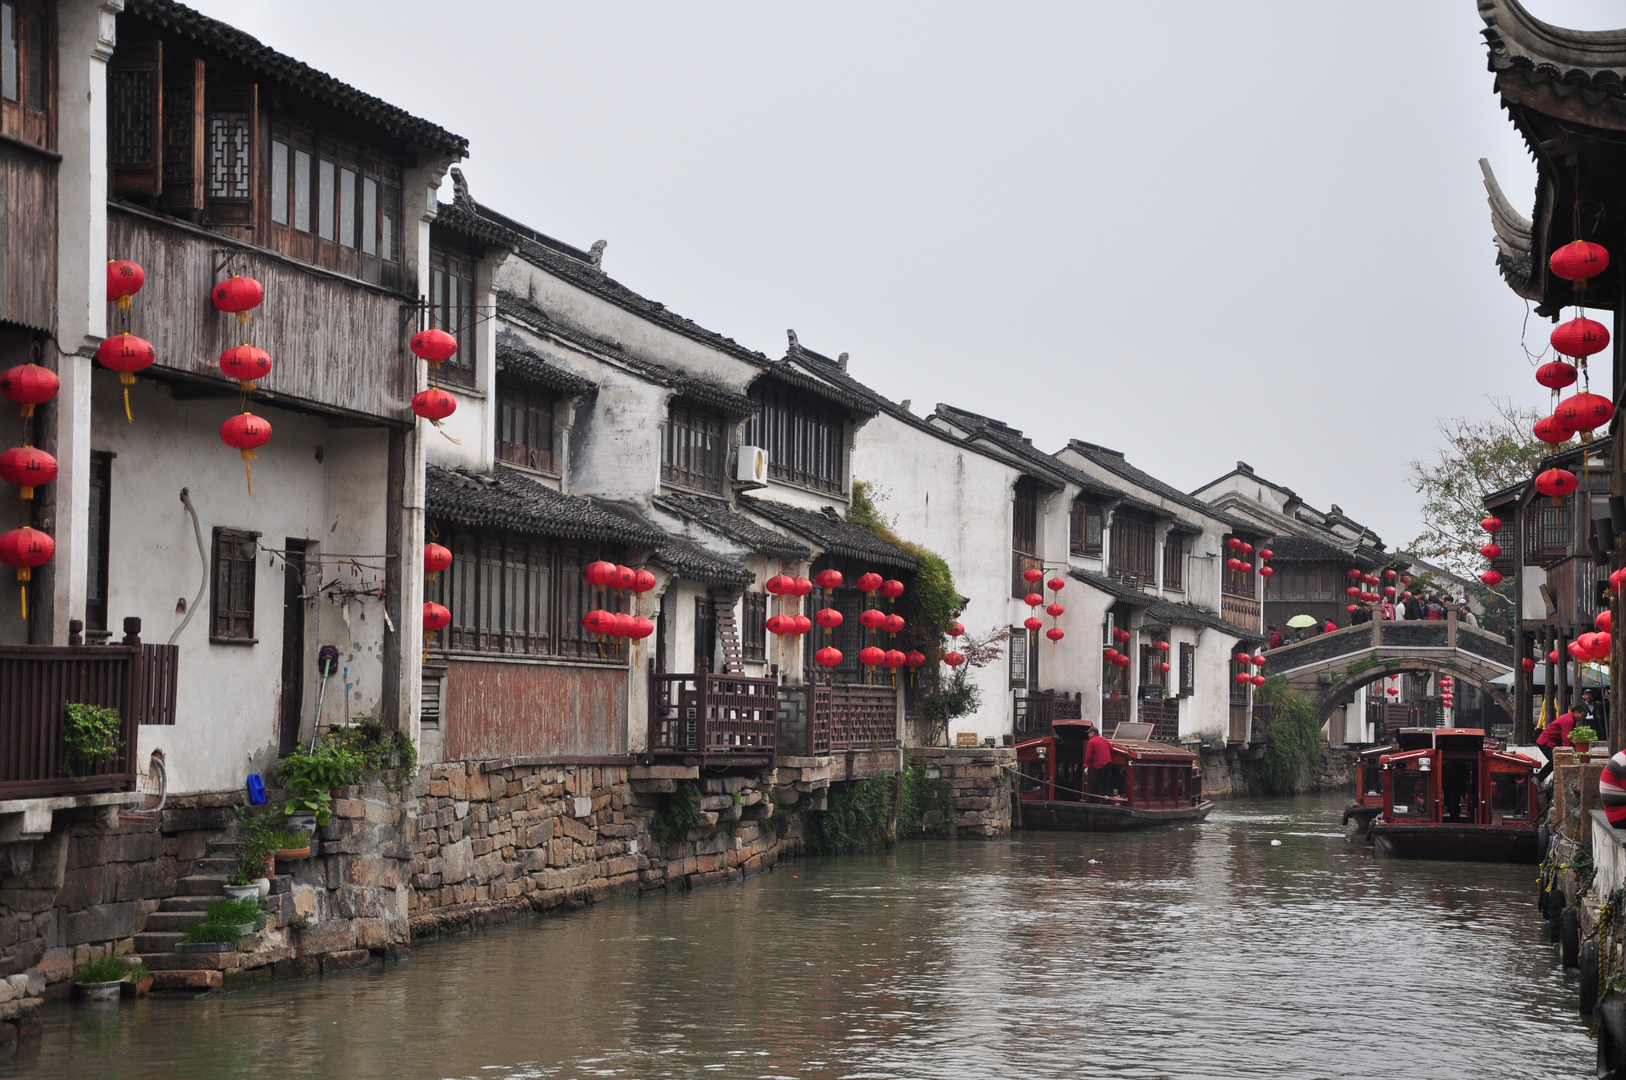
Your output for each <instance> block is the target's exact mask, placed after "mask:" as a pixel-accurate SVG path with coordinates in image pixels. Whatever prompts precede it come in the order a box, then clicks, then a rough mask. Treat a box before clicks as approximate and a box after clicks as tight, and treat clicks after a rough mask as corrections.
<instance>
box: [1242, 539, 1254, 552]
mask: <svg viewBox="0 0 1626 1080" xmlns="http://www.w3.org/2000/svg"><path fill="white" fill-rule="evenodd" d="M1240 550H1241V552H1242V554H1244V555H1252V554H1253V545H1252V544H1250V543H1248V542H1247V541H1246V540H1244V541H1243V542H1242V547H1241V548H1240Z"/></svg>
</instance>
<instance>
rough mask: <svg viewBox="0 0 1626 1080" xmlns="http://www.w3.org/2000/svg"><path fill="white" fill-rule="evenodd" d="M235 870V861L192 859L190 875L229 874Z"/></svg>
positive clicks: (233, 859)
mask: <svg viewBox="0 0 1626 1080" xmlns="http://www.w3.org/2000/svg"><path fill="white" fill-rule="evenodd" d="M236 869H237V860H236V859H235V858H231V859H194V860H193V862H192V873H194V874H230V873H231V872H232V871H233V870H236Z"/></svg>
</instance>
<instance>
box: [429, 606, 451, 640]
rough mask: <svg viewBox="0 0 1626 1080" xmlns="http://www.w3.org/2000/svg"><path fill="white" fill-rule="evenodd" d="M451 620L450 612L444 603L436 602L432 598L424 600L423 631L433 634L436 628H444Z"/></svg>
mask: <svg viewBox="0 0 1626 1080" xmlns="http://www.w3.org/2000/svg"><path fill="white" fill-rule="evenodd" d="M451 622H452V613H451V611H450V610H448V609H447V607H446V606H445V605H444V604H437V603H435V602H434V601H433V600H426V601H424V605H423V632H424V633H425V634H433V633H434V632H435V631H437V630H444V629H446V627H448V626H450V625H451Z"/></svg>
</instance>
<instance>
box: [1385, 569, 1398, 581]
mask: <svg viewBox="0 0 1626 1080" xmlns="http://www.w3.org/2000/svg"><path fill="white" fill-rule="evenodd" d="M1398 576H1399V575H1398V573H1397V572H1396V571H1394V570H1385V571H1384V572H1383V579H1384V580H1385V581H1393V580H1394V579H1395V578H1396V577H1398Z"/></svg>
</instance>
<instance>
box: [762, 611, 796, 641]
mask: <svg viewBox="0 0 1626 1080" xmlns="http://www.w3.org/2000/svg"><path fill="white" fill-rule="evenodd" d="M764 625H766V626H767V628H768V633H770V634H773V635H774V636H775V637H784V636H785V635H786V634H789V633H791V632H792V631H793V630H794V629H795V627H796V623H795V621H794V620H793V619H791V617H790V616H789V615H769V616H768V621H767V622H766V623H765V624H764Z"/></svg>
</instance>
